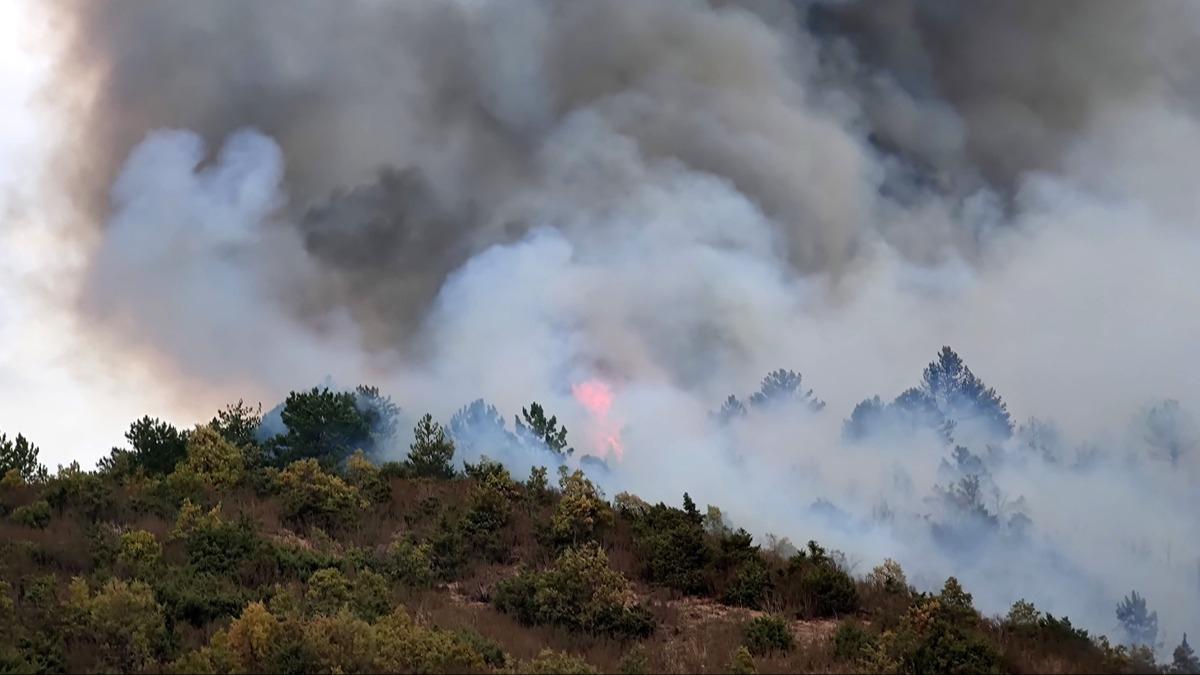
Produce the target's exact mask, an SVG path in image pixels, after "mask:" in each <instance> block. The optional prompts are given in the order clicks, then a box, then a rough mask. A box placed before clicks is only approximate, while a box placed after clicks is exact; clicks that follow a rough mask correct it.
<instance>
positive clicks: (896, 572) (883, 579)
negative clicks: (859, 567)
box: [867, 558, 912, 595]
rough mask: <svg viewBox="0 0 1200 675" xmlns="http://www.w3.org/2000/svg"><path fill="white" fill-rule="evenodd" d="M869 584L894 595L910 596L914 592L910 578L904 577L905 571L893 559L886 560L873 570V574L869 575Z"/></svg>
mask: <svg viewBox="0 0 1200 675" xmlns="http://www.w3.org/2000/svg"><path fill="white" fill-rule="evenodd" d="M867 583H868V584H870V585H872V586H874V587H875V588H878V589H879V590H881V591H884V592H885V593H890V594H893V595H908V594H910V593H911V592H912V589H911V588H910V587H909V585H908V577H906V576H904V570H903V569H902V568H901V567H900V563H898V562H896V561H895V560H892V559H891V558H888V559H886V560H884V561H883V564H882V565H877V566H876V567H875V568H874V569H873V570H871V573H870V574H868V575H867Z"/></svg>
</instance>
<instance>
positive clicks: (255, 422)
mask: <svg viewBox="0 0 1200 675" xmlns="http://www.w3.org/2000/svg"><path fill="white" fill-rule="evenodd" d="M261 424H262V404H258V405H256V406H254V407H250V406H249V405H248V404H247V403H246V402H245V401H242V400H241V399H239V400H238V402H237V403H233V404H230V405H227V406H225V407H224V408H222V409H221V410H219V411H217V416H216V417H214V418H212V421H211V422H209V423H208V426H210V427H212V429H213V431H216V432H217V433H219V434H221V436H223V437H224V438H225V440H227V441H229V442H230V443H232V444H234V445H236V446H238V447H239V448H248V447H254V446H257V445H258V427H259V425H261Z"/></svg>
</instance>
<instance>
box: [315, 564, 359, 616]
mask: <svg viewBox="0 0 1200 675" xmlns="http://www.w3.org/2000/svg"><path fill="white" fill-rule="evenodd" d="M304 600H305V603H306V604H307V605H308V609H309V611H310V612H312V613H314V614H336V613H337V612H338V610H340V609H341V608H342V606H344V605H346V604H347V603H349V602H350V581H349V580H348V579H346V577H345V575H343V574H342V573H341V572H339V571H338V570H336V569H331V568H326V569H322V570H317V571H316V572H313V574H312V576H311V577H309V578H308V582H307V588H306V589H305V591H304Z"/></svg>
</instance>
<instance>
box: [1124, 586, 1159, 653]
mask: <svg viewBox="0 0 1200 675" xmlns="http://www.w3.org/2000/svg"><path fill="white" fill-rule="evenodd" d="M1117 620H1118V621H1120V622H1121V626H1122V627H1123V628H1124V629H1125V634H1126V635H1127V636H1128V637H1129V642H1130V644H1134V645H1146V646H1148V647H1153V646H1154V645H1155V644H1156V642H1157V640H1158V612H1151V611H1148V610H1147V608H1146V598H1144V597H1142V596H1141V595H1138V592H1137V591H1133V592H1131V593H1130V594H1129V595H1127V596H1125V599H1124V600H1122V601H1121V602H1120V603H1118V604H1117Z"/></svg>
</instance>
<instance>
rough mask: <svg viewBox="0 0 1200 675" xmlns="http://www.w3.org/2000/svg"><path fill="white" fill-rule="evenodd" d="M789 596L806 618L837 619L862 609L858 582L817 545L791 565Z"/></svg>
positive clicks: (810, 545)
mask: <svg viewBox="0 0 1200 675" xmlns="http://www.w3.org/2000/svg"><path fill="white" fill-rule="evenodd" d="M785 595H786V596H788V600H789V601H790V602H791V603H792V604H794V605H796V606H798V607H800V609H801V614H802V615H804V616H806V617H836V616H840V615H843V614H850V613H852V612H854V611H855V610H857V609H858V607H859V596H858V587H857V586H856V585H855V583H854V579H852V578H851V577H850V575H849V574H847V573H846V572H845V570H843V569H841V568H840V567H839V566H838V565H837V563H836V561H834V560H833V558H831V557H830V556H829V555H828V554H827V553H826V552H825V549H823V548H821V547H820V546H818V545H817V543H816V542H815V541H810V542H808V550H807V551H801V552H800V553H798V554H796V555H795V556H793V557H792V559H791V561H790V562H789V564H788V570H787V574H786V588H785Z"/></svg>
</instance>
